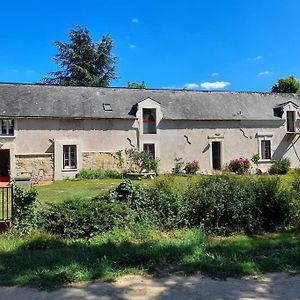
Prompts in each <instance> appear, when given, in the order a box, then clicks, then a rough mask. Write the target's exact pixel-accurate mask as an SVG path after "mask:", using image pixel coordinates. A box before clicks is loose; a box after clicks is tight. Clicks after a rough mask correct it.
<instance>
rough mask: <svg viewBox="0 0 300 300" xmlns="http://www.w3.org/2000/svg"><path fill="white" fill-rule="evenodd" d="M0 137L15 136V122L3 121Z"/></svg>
mask: <svg viewBox="0 0 300 300" xmlns="http://www.w3.org/2000/svg"><path fill="white" fill-rule="evenodd" d="M0 121H1V132H0V135H14V120H11V119H2V120H0Z"/></svg>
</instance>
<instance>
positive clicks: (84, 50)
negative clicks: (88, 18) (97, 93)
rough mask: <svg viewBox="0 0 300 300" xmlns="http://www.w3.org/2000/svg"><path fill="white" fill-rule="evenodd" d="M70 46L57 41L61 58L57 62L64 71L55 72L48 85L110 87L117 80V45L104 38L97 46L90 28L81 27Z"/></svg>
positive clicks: (73, 33) (44, 81)
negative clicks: (115, 49)
mask: <svg viewBox="0 0 300 300" xmlns="http://www.w3.org/2000/svg"><path fill="white" fill-rule="evenodd" d="M69 38H70V43H62V42H60V41H55V42H54V43H55V45H56V46H57V47H58V54H56V56H55V57H54V60H55V62H56V63H57V64H58V65H59V66H60V67H61V69H62V70H60V71H56V72H51V73H49V75H50V76H51V77H46V78H44V79H43V80H42V82H43V83H44V84H49V85H64V86H99V87H107V86H109V85H110V82H111V80H113V79H116V78H117V77H116V70H115V62H116V57H114V56H113V55H112V49H113V41H112V38H111V37H110V36H109V35H104V36H103V37H102V40H101V42H100V43H94V42H93V40H92V38H91V35H90V33H89V31H88V30H87V28H83V27H80V26H78V27H77V29H71V30H70V33H69Z"/></svg>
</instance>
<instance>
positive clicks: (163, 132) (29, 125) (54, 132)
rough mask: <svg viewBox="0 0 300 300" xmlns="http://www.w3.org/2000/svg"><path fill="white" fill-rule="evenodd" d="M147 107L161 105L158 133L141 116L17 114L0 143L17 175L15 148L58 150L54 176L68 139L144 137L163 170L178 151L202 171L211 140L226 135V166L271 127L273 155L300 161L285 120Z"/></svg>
mask: <svg viewBox="0 0 300 300" xmlns="http://www.w3.org/2000/svg"><path fill="white" fill-rule="evenodd" d="M143 107H147V108H149V107H150V108H151V107H156V108H157V109H158V111H157V112H158V114H157V119H158V122H157V126H158V127H157V134H156V135H143V133H142V132H141V126H142V122H140V121H138V120H58V119H18V120H17V121H16V130H15V137H14V138H11V137H9V138H5V137H3V138H2V137H0V143H2V144H3V145H2V148H3V149H11V165H12V174H13V175H14V173H13V172H14V167H13V166H14V155H15V154H38V153H55V167H56V168H55V170H56V171H55V172H58V173H55V174H56V175H55V178H56V179H61V178H63V177H64V173H63V172H62V170H61V165H60V164H61V163H62V153H61V150H60V149H61V147H62V145H63V143H68V142H70V143H75V142H76V145H80V147H79V148H80V152H89V151H103V152H116V151H118V150H121V149H126V148H131V147H132V146H134V147H136V148H137V149H142V144H143V143H145V142H147V143H152V142H153V143H155V144H156V155H157V157H158V158H159V159H160V170H161V171H162V172H171V171H172V167H173V166H174V159H175V158H176V157H182V158H183V159H184V161H192V160H199V162H200V167H201V171H208V170H210V169H211V141H212V140H222V145H223V149H222V153H223V166H225V164H227V163H229V161H230V160H231V159H235V158H239V157H247V158H251V157H252V155H253V154H255V153H258V152H259V139H258V137H257V134H263V133H268V134H271V135H272V158H273V159H279V158H281V157H288V158H289V159H290V160H291V162H292V167H294V168H295V167H300V141H299V139H300V135H298V134H290V133H286V124H285V121H284V120H282V121H280V120H279V121H275V122H270V121H266V122H263V121H260V122H250V121H244V122H240V121H183V120H182V121H179V120H176V121H171V120H164V119H163V116H162V114H161V111H160V108H159V104H157V103H156V102H155V101H153V100H151V99H148V100H146V101H144V102H143V103H142V102H141V103H140V104H139V110H138V114H137V116H139V117H140V120H142V119H141V115H140V114H141V109H142V108H143ZM298 123H299V122H298ZM298 123H297V124H298ZM298 125H299V124H298ZM185 136H186V137H185ZM188 141H189V143H188ZM55 142H56V143H55ZM55 145H57V148H55ZM59 147H60V149H59ZM59 161H61V162H59ZM79 161H80V157H79V158H78V162H79ZM269 166H270V162H264V163H262V164H260V166H259V167H260V168H261V169H263V170H267V169H268V167H269ZM79 168H80V165H79ZM69 174H70V173H69Z"/></svg>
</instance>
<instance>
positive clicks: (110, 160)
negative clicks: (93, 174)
mask: <svg viewBox="0 0 300 300" xmlns="http://www.w3.org/2000/svg"><path fill="white" fill-rule="evenodd" d="M82 168H83V169H100V168H101V169H110V170H118V169H120V168H119V167H118V159H117V157H116V154H115V153H109V152H96V151H95V152H83V153H82Z"/></svg>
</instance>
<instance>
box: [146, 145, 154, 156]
mask: <svg viewBox="0 0 300 300" xmlns="http://www.w3.org/2000/svg"><path fill="white" fill-rule="evenodd" d="M144 151H145V152H147V153H149V154H150V155H151V156H152V158H154V159H155V144H144Z"/></svg>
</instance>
